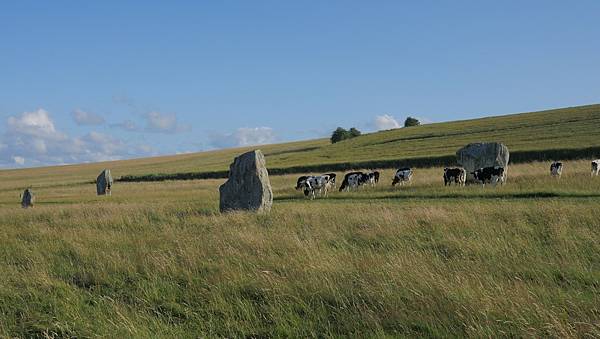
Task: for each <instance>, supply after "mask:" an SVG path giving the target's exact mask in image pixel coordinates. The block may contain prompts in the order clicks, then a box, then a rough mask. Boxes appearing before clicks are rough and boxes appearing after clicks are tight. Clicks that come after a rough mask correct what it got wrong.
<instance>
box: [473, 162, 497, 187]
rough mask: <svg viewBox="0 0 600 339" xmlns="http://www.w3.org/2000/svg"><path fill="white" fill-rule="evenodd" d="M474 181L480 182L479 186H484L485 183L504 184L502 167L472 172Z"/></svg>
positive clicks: (485, 168)
mask: <svg viewBox="0 0 600 339" xmlns="http://www.w3.org/2000/svg"><path fill="white" fill-rule="evenodd" d="M473 176H474V177H475V180H477V181H481V184H482V185H483V186H485V183H486V182H489V183H492V184H494V186H496V184H497V183H498V182H500V184H504V167H499V166H496V167H484V168H480V169H478V170H476V171H475V172H473Z"/></svg>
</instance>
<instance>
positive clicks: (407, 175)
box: [392, 167, 413, 186]
mask: <svg viewBox="0 0 600 339" xmlns="http://www.w3.org/2000/svg"><path fill="white" fill-rule="evenodd" d="M412 175H413V170H412V169H410V168H409V167H404V168H400V169H398V170H397V171H396V175H394V180H393V181H392V186H396V184H397V183H400V185H404V183H410V181H411V180H412Z"/></svg>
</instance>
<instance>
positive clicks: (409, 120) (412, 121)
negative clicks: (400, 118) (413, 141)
mask: <svg viewBox="0 0 600 339" xmlns="http://www.w3.org/2000/svg"><path fill="white" fill-rule="evenodd" d="M420 124H421V122H420V121H419V119H416V118H413V117H408V118H406V120H405V121H404V127H411V126H419V125H420Z"/></svg>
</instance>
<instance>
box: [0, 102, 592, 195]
mask: <svg viewBox="0 0 600 339" xmlns="http://www.w3.org/2000/svg"><path fill="white" fill-rule="evenodd" d="M598 126H600V105H598V104H597V105H587V106H578V107H569V108H561V109H554V110H546V111H539V112H531V113H519V114H511V115H504V116H496V117H488V118H480V119H472V120H463V121H453V122H444V123H434V124H427V125H423V126H418V127H410V128H401V129H394V130H388V131H381V132H376V133H369V134H365V135H362V136H360V137H357V138H354V139H350V140H345V141H342V142H339V143H336V144H330V143H329V140H328V139H315V140H308V141H299V142H289V143H282V144H273V145H262V146H257V147H241V148H232V149H225V150H217V151H209V152H201V153H193V154H183V155H174V156H163V157H153V158H142V159H133V160H124V161H113V162H104V163H93V164H80V165H70V166H58V167H46V168H32V169H22V170H4V171H0V182H3V183H4V184H1V183H0V189H2V187H3V186H5V185H10V186H13V185H16V184H18V185H21V186H22V185H23V184H26V185H34V186H35V185H38V184H42V183H44V185H47V184H48V182H49V181H52V182H54V184H56V185H62V184H68V183H73V182H81V181H90V180H93V179H94V178H95V175H96V174H97V172H99V171H100V170H101V169H102V168H105V167H108V168H111V169H112V170H113V173H114V175H115V176H116V177H125V178H129V179H130V180H131V181H149V180H164V179H196V178H220V177H224V176H226V174H227V169H228V166H229V164H230V163H231V161H232V159H233V157H235V156H236V155H238V154H240V153H242V152H244V151H247V150H250V149H253V148H260V149H261V150H262V151H263V152H264V154H265V156H266V158H267V164H268V166H269V170H270V171H271V173H272V174H284V173H298V172H311V171H314V172H318V171H325V170H346V169H350V168H367V167H373V168H375V167H377V168H391V167H395V166H398V165H400V164H408V165H413V166H423V167H427V166H434V165H443V164H447V163H451V162H452V161H453V157H454V154H455V152H456V150H457V149H458V148H460V147H462V146H464V145H465V144H468V143H471V142H478V141H497V142H502V143H504V144H506V145H507V146H508V147H509V149H510V150H511V159H512V161H513V162H525V161H531V160H546V159H551V158H556V159H577V158H587V157H595V156H600V129H599V128H598ZM51 178H52V179H51ZM50 179H51V180H50ZM7 182H10V184H8V183H7Z"/></svg>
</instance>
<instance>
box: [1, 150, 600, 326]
mask: <svg viewBox="0 0 600 339" xmlns="http://www.w3.org/2000/svg"><path fill="white" fill-rule="evenodd" d="M548 166H549V164H547V163H532V164H523V165H516V166H511V168H510V176H509V181H508V183H507V185H505V186H498V187H496V188H492V187H486V188H482V187H480V186H468V187H464V188H461V187H454V186H452V187H444V186H443V182H442V177H441V175H442V173H441V168H427V169H420V168H418V169H416V170H415V176H414V182H413V183H412V184H411V185H409V186H405V187H400V188H398V187H397V188H392V187H391V185H390V184H391V178H392V176H393V171H391V170H383V171H382V176H381V182H380V184H379V185H378V186H377V187H375V188H365V189H361V190H359V191H357V192H343V193H340V192H337V191H336V192H333V193H332V194H331V196H330V197H329V198H327V199H316V200H313V201H310V200H307V199H305V198H304V197H303V196H302V194H301V192H297V191H295V190H294V189H293V186H294V184H295V177H296V176H272V177H271V181H272V184H273V188H274V195H275V203H274V207H273V210H272V212H271V213H270V214H268V215H261V214H259V215H257V214H251V213H231V214H224V215H221V214H219V213H218V189H217V187H218V185H219V184H221V183H222V182H223V180H198V181H173V182H157V183H135V184H134V183H119V184H117V185H115V187H114V191H113V196H112V197H97V196H95V189H94V185H93V184H90V183H85V184H84V183H81V184H78V183H75V184H73V185H63V186H54V187H50V186H44V185H41V186H40V187H39V188H38V189H37V190H36V193H37V197H38V204H37V205H36V207H35V208H33V209H28V210H23V209H21V208H20V205H19V199H18V194H19V190H17V189H9V190H4V191H0V225H2V232H1V233H0V243H2V246H1V247H0V276H2V277H3V279H0V336H9V337H10V336H21V337H31V336H40V337H41V336H46V335H47V336H59V337H66V336H77V337H88V336H107V337H129V336H134V337H156V336H169V337H173V336H175V337H197V336H220V337H239V336H256V337H258V336H283V337H306V336H342V335H350V336H384V335H391V336H421V337H422V336H444V337H446V336H472V337H487V336H493V337H496V336H499V335H504V336H515V337H523V336H537V337H548V336H552V337H578V336H586V335H587V336H599V335H600V313H599V310H598V305H600V293H599V292H600V213H599V212H598V208H597V207H598V204H599V203H600V178H593V179H592V178H590V176H589V168H588V167H589V164H588V162H587V161H575V162H565V172H564V175H563V177H562V178H561V179H560V180H556V179H555V178H551V177H550V176H549V169H548ZM341 174H342V173H338V175H340V176H341ZM47 183H51V181H47ZM4 187H6V186H4Z"/></svg>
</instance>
